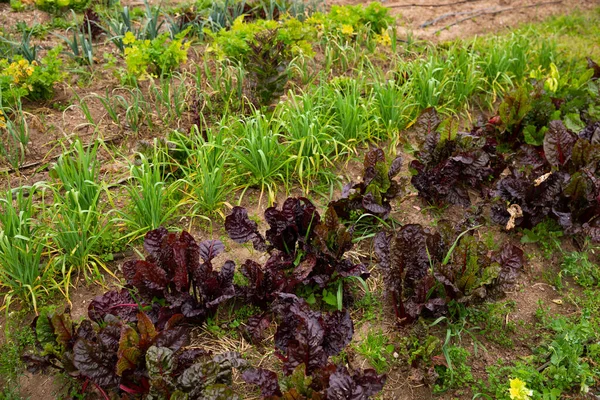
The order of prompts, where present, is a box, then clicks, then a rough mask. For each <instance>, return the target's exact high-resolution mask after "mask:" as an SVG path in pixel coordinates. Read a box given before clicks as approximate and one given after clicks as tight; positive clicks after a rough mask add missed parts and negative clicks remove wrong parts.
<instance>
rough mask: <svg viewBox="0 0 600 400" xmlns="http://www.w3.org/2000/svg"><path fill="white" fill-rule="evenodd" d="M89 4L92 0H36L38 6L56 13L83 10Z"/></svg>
mask: <svg viewBox="0 0 600 400" xmlns="http://www.w3.org/2000/svg"><path fill="white" fill-rule="evenodd" d="M89 4H90V0H35V5H36V7H37V8H39V9H40V10H43V11H47V12H50V13H54V14H59V13H62V12H64V11H67V10H73V11H83V10H85V9H86V8H88V6H89Z"/></svg>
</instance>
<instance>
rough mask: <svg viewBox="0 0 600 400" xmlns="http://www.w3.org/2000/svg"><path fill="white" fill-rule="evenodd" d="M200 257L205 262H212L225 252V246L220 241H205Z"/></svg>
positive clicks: (201, 247) (201, 245)
mask: <svg viewBox="0 0 600 400" xmlns="http://www.w3.org/2000/svg"><path fill="white" fill-rule="evenodd" d="M199 247H200V257H201V258H202V259H203V260H204V262H210V261H211V260H212V259H213V258H215V257H216V256H218V255H219V254H221V253H222V252H223V251H225V245H224V244H223V242H221V241H220V240H205V241H203V242H200V244H199Z"/></svg>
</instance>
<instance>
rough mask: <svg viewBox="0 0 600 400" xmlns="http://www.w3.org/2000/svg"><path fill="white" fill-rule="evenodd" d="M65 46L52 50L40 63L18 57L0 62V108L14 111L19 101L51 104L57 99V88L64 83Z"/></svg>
mask: <svg viewBox="0 0 600 400" xmlns="http://www.w3.org/2000/svg"><path fill="white" fill-rule="evenodd" d="M61 51H62V47H61V46H57V47H55V48H54V49H52V50H50V51H49V52H48V54H47V55H46V57H44V58H42V60H41V61H40V62H39V63H38V62H37V61H35V60H34V61H31V62H29V61H27V60H26V59H24V58H22V57H21V56H16V57H15V58H14V59H13V60H12V61H9V60H8V59H1V60H0V93H1V97H0V106H2V107H13V106H14V105H15V104H16V103H17V102H18V100H19V99H21V98H26V99H28V100H33V101H36V100H47V99H50V98H52V96H53V95H54V84H55V83H56V82H58V81H60V80H61V79H62V78H63V76H64V74H63V73H62V72H61V67H62V60H61V59H60V58H58V55H59V53H60V52H61Z"/></svg>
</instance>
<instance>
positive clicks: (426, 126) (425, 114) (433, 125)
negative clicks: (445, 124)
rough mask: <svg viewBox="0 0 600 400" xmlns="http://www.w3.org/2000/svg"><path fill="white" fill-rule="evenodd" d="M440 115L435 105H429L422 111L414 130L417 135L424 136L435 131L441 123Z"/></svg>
mask: <svg viewBox="0 0 600 400" xmlns="http://www.w3.org/2000/svg"><path fill="white" fill-rule="evenodd" d="M440 122H441V120H440V117H439V115H438V113H437V111H436V109H435V108H434V107H429V108H426V109H424V110H423V111H421V114H420V115H419V117H418V118H417V120H416V122H415V124H414V126H413V130H414V131H415V134H416V136H417V137H420V138H424V137H426V136H427V135H429V134H431V133H433V132H435V130H436V129H437V127H438V126H439V125H440Z"/></svg>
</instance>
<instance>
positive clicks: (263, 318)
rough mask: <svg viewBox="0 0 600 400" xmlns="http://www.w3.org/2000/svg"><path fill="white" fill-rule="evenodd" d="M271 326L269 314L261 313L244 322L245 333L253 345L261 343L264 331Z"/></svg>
mask: <svg viewBox="0 0 600 400" xmlns="http://www.w3.org/2000/svg"><path fill="white" fill-rule="evenodd" d="M270 324H271V318H270V316H269V314H267V313H263V314H260V315H253V316H251V317H250V318H248V321H247V322H246V329H245V331H246V333H247V336H248V337H249V339H250V342H252V343H253V344H258V343H260V342H262V341H263V340H264V338H265V334H264V332H265V330H266V329H267V328H268V327H269V325H270Z"/></svg>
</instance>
